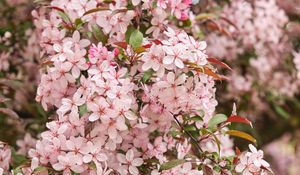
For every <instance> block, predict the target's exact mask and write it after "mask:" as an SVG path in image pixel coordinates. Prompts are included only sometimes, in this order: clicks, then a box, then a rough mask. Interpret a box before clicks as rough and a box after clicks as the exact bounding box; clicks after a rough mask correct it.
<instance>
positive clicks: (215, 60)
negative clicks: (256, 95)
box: [207, 58, 232, 70]
mask: <svg viewBox="0 0 300 175" xmlns="http://www.w3.org/2000/svg"><path fill="white" fill-rule="evenodd" d="M207 61H209V62H211V63H214V64H218V65H220V66H222V67H225V68H226V69H229V70H232V69H231V67H229V66H228V65H227V64H226V63H224V62H222V61H219V60H218V59H216V58H207Z"/></svg>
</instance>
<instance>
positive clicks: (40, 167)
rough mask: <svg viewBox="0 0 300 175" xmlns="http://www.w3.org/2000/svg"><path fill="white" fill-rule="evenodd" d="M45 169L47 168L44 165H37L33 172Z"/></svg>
mask: <svg viewBox="0 0 300 175" xmlns="http://www.w3.org/2000/svg"><path fill="white" fill-rule="evenodd" d="M46 171H47V168H46V167H44V166H38V167H36V168H35V169H34V171H33V172H34V173H40V172H46Z"/></svg>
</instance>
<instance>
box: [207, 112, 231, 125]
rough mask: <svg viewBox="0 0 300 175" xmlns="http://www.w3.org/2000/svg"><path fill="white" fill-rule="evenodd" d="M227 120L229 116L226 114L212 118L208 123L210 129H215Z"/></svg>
mask: <svg viewBox="0 0 300 175" xmlns="http://www.w3.org/2000/svg"><path fill="white" fill-rule="evenodd" d="M226 120H227V116H226V115H224V114H216V115H215V116H214V117H213V118H211V119H210V120H209V122H208V127H209V128H214V127H216V126H217V125H218V124H220V123H222V122H225V121H226Z"/></svg>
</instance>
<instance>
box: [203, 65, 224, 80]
mask: <svg viewBox="0 0 300 175" xmlns="http://www.w3.org/2000/svg"><path fill="white" fill-rule="evenodd" d="M203 70H204V72H203V73H205V74H206V75H209V76H212V77H214V78H215V79H217V80H226V78H225V77H224V76H221V75H219V74H217V73H215V72H214V71H212V70H211V69H209V68H207V67H204V68H203Z"/></svg>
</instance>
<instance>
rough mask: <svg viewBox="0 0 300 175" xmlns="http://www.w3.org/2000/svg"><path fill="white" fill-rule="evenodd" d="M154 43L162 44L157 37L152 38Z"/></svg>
mask: <svg viewBox="0 0 300 175" xmlns="http://www.w3.org/2000/svg"><path fill="white" fill-rule="evenodd" d="M152 42H154V43H155V44H156V45H162V42H161V41H160V40H158V39H155V40H152Z"/></svg>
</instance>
